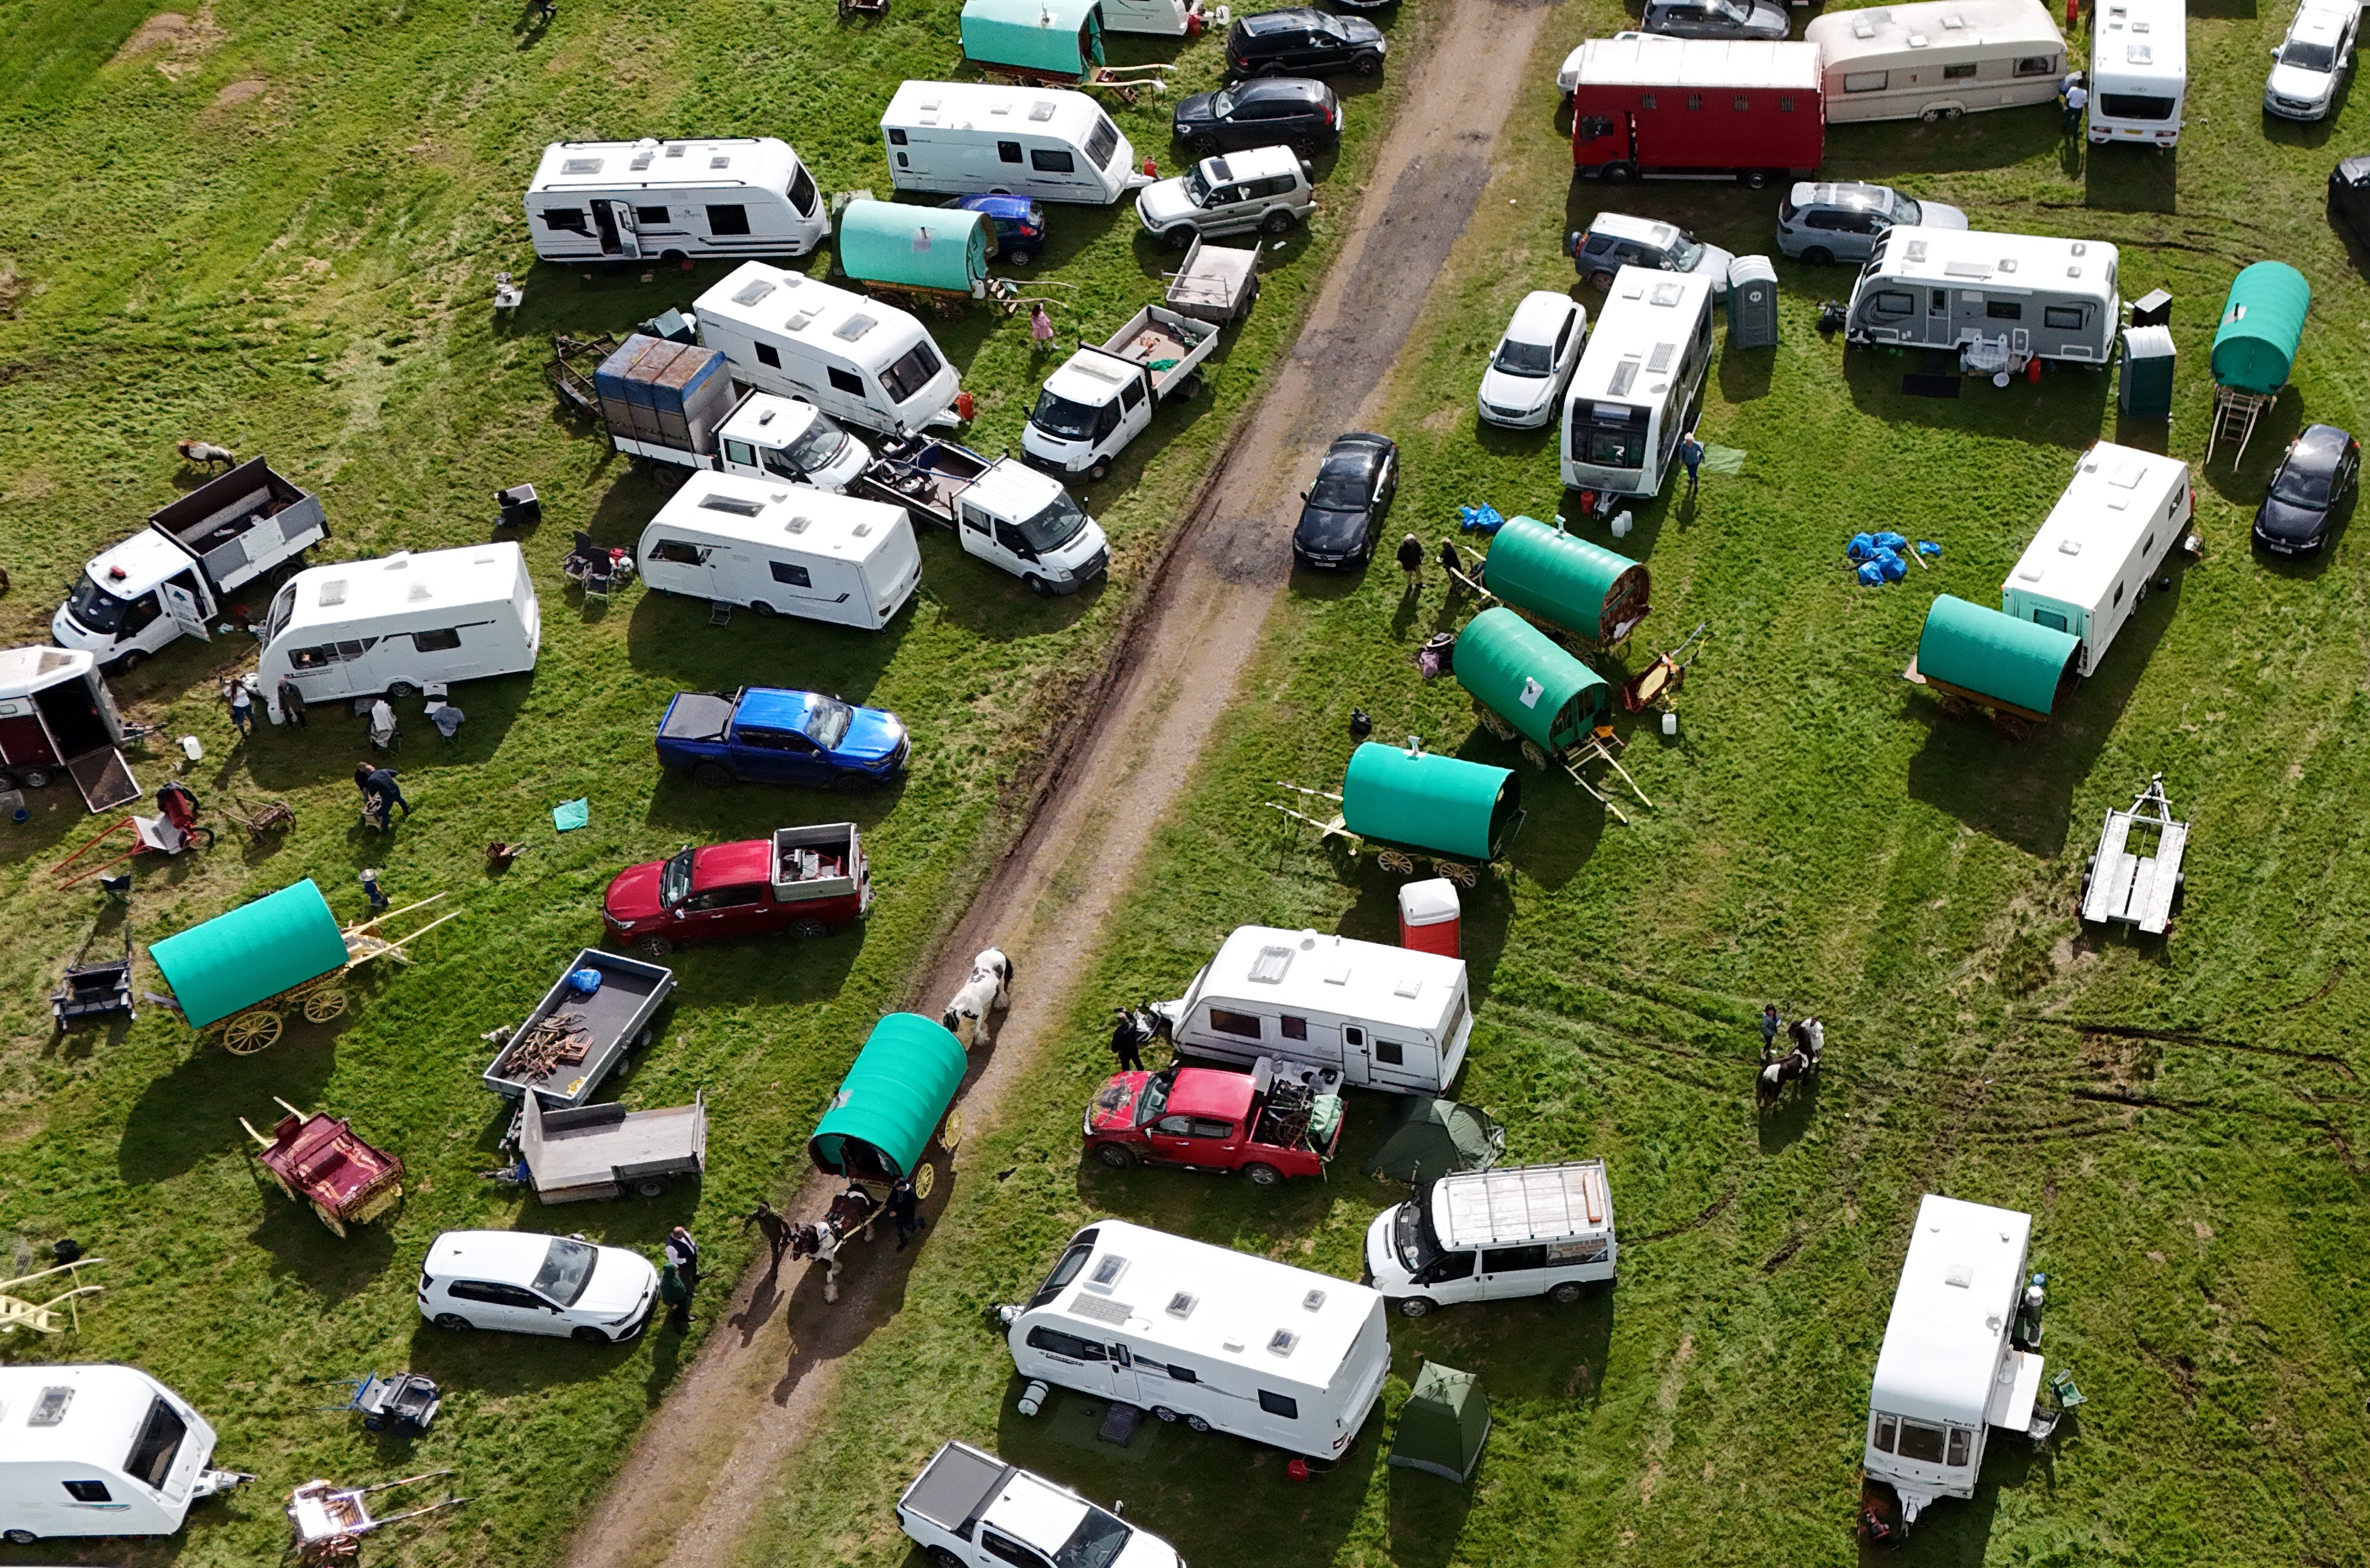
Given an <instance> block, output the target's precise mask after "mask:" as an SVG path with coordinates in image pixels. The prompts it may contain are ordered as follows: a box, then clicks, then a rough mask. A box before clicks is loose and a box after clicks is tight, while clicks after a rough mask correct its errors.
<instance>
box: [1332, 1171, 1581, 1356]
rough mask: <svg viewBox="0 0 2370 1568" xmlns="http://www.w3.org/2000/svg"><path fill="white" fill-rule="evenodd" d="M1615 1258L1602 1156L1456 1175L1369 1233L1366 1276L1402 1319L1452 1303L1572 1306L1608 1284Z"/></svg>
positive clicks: (1378, 1219) (1378, 1221)
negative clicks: (1543, 1301) (1531, 1300)
mask: <svg viewBox="0 0 2370 1568" xmlns="http://www.w3.org/2000/svg"><path fill="white" fill-rule="evenodd" d="M1619 1259H1620V1247H1619V1244H1618V1242H1617V1241H1616V1239H1615V1237H1614V1234H1613V1190H1612V1188H1611V1186H1610V1185H1609V1184H1608V1183H1607V1182H1606V1180H1605V1161H1603V1160H1601V1159H1574V1160H1568V1161H1566V1162H1565V1163H1563V1164H1561V1165H1528V1166H1512V1167H1508V1168H1505V1169H1502V1170H1460V1171H1456V1172H1454V1173H1452V1174H1450V1175H1446V1176H1443V1177H1441V1178H1440V1179H1439V1180H1437V1181H1434V1182H1426V1183H1425V1184H1424V1185H1423V1186H1422V1187H1421V1188H1420V1189H1419V1190H1418V1191H1417V1192H1416V1193H1415V1195H1414V1196H1413V1197H1410V1198H1409V1199H1408V1201H1407V1202H1405V1203H1403V1204H1401V1205H1398V1207H1397V1208H1390V1209H1385V1210H1384V1211H1383V1212H1382V1213H1381V1214H1378V1215H1376V1216H1375V1221H1374V1223H1373V1224H1372V1225H1370V1226H1368V1227H1367V1228H1366V1277H1367V1278H1369V1279H1371V1280H1372V1281H1373V1282H1374V1285H1375V1289H1376V1290H1379V1291H1381V1292H1382V1293H1383V1297H1384V1299H1386V1300H1387V1301H1389V1302H1390V1303H1391V1304H1392V1305H1393V1306H1395V1307H1397V1308H1398V1309H1399V1311H1400V1313H1401V1314H1402V1315H1404V1316H1406V1317H1409V1318H1421V1317H1422V1316H1423V1315H1424V1314H1425V1313H1427V1312H1430V1311H1431V1310H1432V1309H1433V1308H1434V1307H1441V1306H1446V1305H1449V1304H1451V1303H1454V1302H1458V1301H1503V1300H1508V1299H1511V1298H1513V1297H1524V1296H1545V1297H1548V1298H1549V1299H1551V1300H1555V1301H1563V1302H1570V1301H1577V1300H1579V1299H1580V1298H1581V1297H1582V1296H1584V1295H1586V1294H1588V1292H1589V1291H1590V1290H1592V1289H1594V1288H1599V1287H1602V1286H1609V1285H1611V1284H1612V1283H1613V1276H1614V1271H1615V1265H1616V1263H1617V1262H1619Z"/></svg>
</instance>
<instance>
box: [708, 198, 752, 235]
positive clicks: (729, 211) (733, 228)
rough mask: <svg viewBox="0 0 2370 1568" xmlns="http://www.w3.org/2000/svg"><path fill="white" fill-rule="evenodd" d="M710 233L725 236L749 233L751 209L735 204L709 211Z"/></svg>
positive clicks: (714, 207)
mask: <svg viewBox="0 0 2370 1568" xmlns="http://www.w3.org/2000/svg"><path fill="white" fill-rule="evenodd" d="M748 232H749V209H748V208H746V207H743V206H741V205H739V204H738V203H734V204H731V205H729V206H720V207H717V206H711V207H710V208H708V233H710V234H712V235H717V236H723V235H731V234H747V233H748Z"/></svg>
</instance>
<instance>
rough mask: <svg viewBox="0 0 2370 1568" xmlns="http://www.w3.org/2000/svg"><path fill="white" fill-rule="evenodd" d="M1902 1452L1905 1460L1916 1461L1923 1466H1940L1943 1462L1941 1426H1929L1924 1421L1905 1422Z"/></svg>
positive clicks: (1902, 1435) (1903, 1424) (1902, 1429)
mask: <svg viewBox="0 0 2370 1568" xmlns="http://www.w3.org/2000/svg"><path fill="white" fill-rule="evenodd" d="M1900 1452H1901V1457H1902V1458H1904V1459H1916V1460H1917V1461H1918V1462H1919V1463H1921V1464H1928V1465H1939V1464H1940V1463H1941V1462H1942V1429H1941V1428H1940V1427H1939V1426H1928V1425H1927V1424H1925V1423H1924V1422H1922V1421H1904V1422H1903V1423H1902V1424H1901V1450H1900Z"/></svg>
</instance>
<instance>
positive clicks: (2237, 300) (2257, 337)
mask: <svg viewBox="0 0 2370 1568" xmlns="http://www.w3.org/2000/svg"><path fill="white" fill-rule="evenodd" d="M2311 308H2312V285H2311V284H2310V283H2307V282H2305V281H2304V274H2303V273H2302V272H2299V271H2296V270H2295V268H2294V267H2291V266H2289V265H2288V264H2287V263H2286V262H2284V261H2258V262H2256V263H2255V264H2254V265H2253V266H2251V267H2249V268H2247V269H2246V270H2245V271H2241V272H2240V273H2239V274H2238V277H2236V278H2234V279H2233V280H2231V282H2230V297H2229V298H2227V299H2226V300H2224V301H2223V302H2222V325H2221V326H2220V327H2219V328H2217V329H2215V333H2214V358H2213V365H2214V381H2215V385H2216V386H2228V387H2231V388H2234V389H2235V390H2238V391H2240V392H2255V393H2260V394H2262V395H2264V396H2267V397H2268V396H2269V395H2271V394H2272V393H2274V392H2277V391H2278V390H2279V389H2280V388H2281V387H2283V386H2286V385H2287V384H2288V373H2289V372H2290V371H2291V370H2293V369H2294V368H2295V353H2296V344H2297V342H2298V341H2299V340H2302V339H2303V337H2304V318H2305V313H2306V312H2307V310H2309V309H2311Z"/></svg>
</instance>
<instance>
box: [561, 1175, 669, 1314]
mask: <svg viewBox="0 0 2370 1568" xmlns="http://www.w3.org/2000/svg"><path fill="white" fill-rule="evenodd" d="M665 1191H666V1178H665V1177H663V1176H645V1177H643V1178H642V1179H641V1180H640V1181H639V1182H635V1183H634V1196H636V1197H638V1198H655V1197H657V1196H658V1195H659V1194H660V1193H663V1192H665ZM577 1332H579V1333H581V1332H583V1331H582V1330H581V1329H580V1330H578V1331H577Z"/></svg>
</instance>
